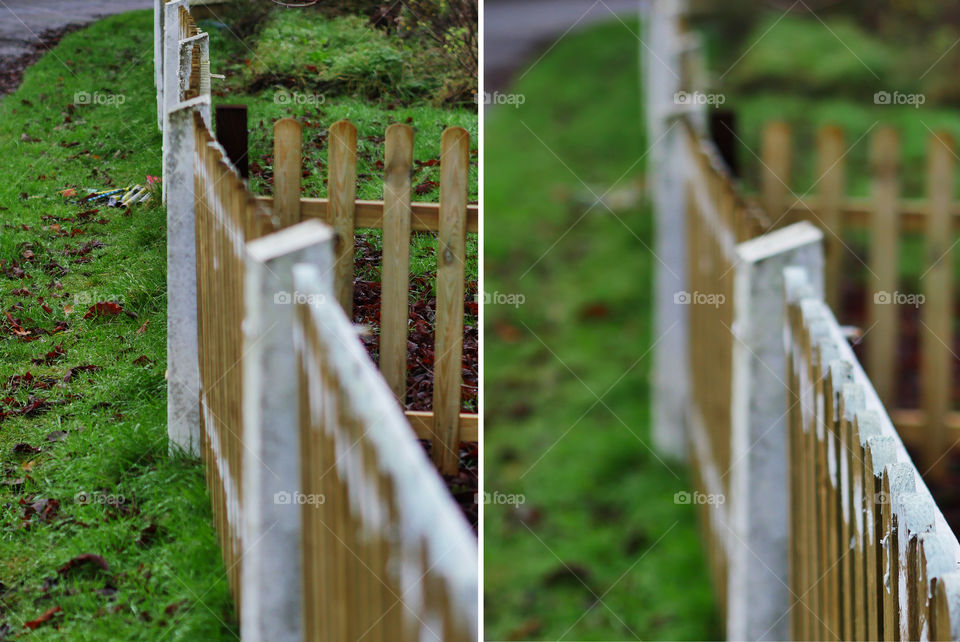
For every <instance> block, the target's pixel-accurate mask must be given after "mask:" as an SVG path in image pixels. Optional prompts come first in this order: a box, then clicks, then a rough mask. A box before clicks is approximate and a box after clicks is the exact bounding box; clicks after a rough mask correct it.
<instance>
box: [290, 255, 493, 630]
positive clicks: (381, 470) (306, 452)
mask: <svg viewBox="0 0 960 642" xmlns="http://www.w3.org/2000/svg"><path fill="white" fill-rule="evenodd" d="M294 283H295V287H296V289H297V291H298V292H299V293H301V295H303V296H301V301H300V302H298V303H297V308H298V309H297V314H296V319H295V322H294V333H295V337H296V338H295V345H296V347H297V354H298V359H299V365H300V382H301V384H300V385H301V386H302V388H303V392H304V394H301V395H300V440H301V444H302V445H303V449H302V454H301V465H302V469H303V471H304V473H303V479H304V481H303V488H304V492H305V493H307V495H308V496H315V497H323V498H325V501H324V503H323V504H322V505H321V506H318V507H317V508H316V509H313V510H309V509H308V510H307V511H306V512H305V514H304V517H305V519H304V525H303V527H304V533H305V537H304V542H305V544H306V545H305V547H304V564H305V566H306V572H307V573H308V577H310V578H313V580H314V581H312V582H310V583H309V584H308V586H307V591H306V593H305V594H304V601H305V603H306V605H307V606H306V613H307V618H306V620H305V623H304V631H305V634H306V635H305V637H306V639H308V640H361V639H363V640H367V639H369V640H380V641H383V642H386V641H387V640H405V641H410V642H414V641H418V640H423V639H436V640H444V641H450V642H458V641H463V642H466V641H469V640H475V639H476V636H477V631H478V621H477V619H476V610H475V609H476V602H477V591H478V587H477V576H476V572H475V569H473V568H470V567H469V566H467V564H472V563H474V562H475V559H476V556H475V552H474V548H475V546H474V540H473V536H472V534H471V533H469V532H468V530H467V528H466V524H465V522H464V520H463V519H462V517H461V516H460V515H459V514H457V509H456V508H454V507H453V505H452V503H451V502H449V500H448V498H446V497H444V496H445V495H446V494H447V490H446V489H445V488H443V487H442V485H441V484H440V483H439V479H438V478H437V476H436V474H434V473H432V472H430V471H428V470H427V469H426V468H424V467H417V466H408V465H407V462H409V461H415V460H416V459H417V458H418V457H419V458H424V455H423V450H422V448H421V447H420V445H419V444H418V443H416V442H415V441H414V440H413V439H411V438H410V435H409V433H410V427H409V425H408V424H407V422H406V421H405V419H404V416H403V413H402V412H401V411H400V409H399V408H398V407H397V404H396V402H395V400H394V399H393V393H392V391H391V390H390V389H389V388H388V387H387V386H386V383H385V381H384V380H383V378H382V377H380V376H379V374H378V373H377V371H376V369H375V368H374V366H373V364H372V363H371V362H370V361H369V359H368V358H367V355H366V353H365V350H364V347H363V345H362V344H361V343H360V341H359V339H358V337H357V336H356V332H355V331H354V330H353V327H352V326H351V324H350V322H349V319H347V317H346V316H345V315H344V314H343V311H342V310H341V308H340V307H339V306H338V305H337V301H336V300H335V299H334V297H332V296H331V297H325V296H324V294H325V293H327V292H328V291H332V289H331V288H329V287H328V286H326V285H325V284H324V282H323V278H322V275H321V273H320V270H319V269H318V268H316V267H315V266H299V267H298V268H296V273H295V280H294ZM318 464H319V465H318ZM425 506H430V507H431V508H430V509H428V510H425V509H424V508H425ZM393 533H402V534H403V537H402V539H398V538H396V537H395V536H394V535H393ZM465 563H466V564H465ZM421 579H422V581H421ZM421 584H422V586H418V585H421ZM331 597H332V598H333V599H331ZM414 606H415V607H416V610H415V611H414V610H413V607H414ZM414 613H415V615H414Z"/></svg>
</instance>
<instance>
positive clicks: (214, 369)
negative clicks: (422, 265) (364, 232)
mask: <svg viewBox="0 0 960 642" xmlns="http://www.w3.org/2000/svg"><path fill="white" fill-rule="evenodd" d="M194 127H195V131H196V150H197V157H196V162H197V169H196V184H195V190H194V194H195V198H196V203H195V215H196V229H197V299H198V305H197V313H198V325H199V328H198V329H199V347H200V354H199V361H200V379H201V390H200V403H201V408H202V427H203V431H204V432H203V435H204V439H203V441H202V443H203V455H204V462H205V465H206V467H207V480H208V486H209V488H210V493H211V499H212V502H213V512H214V520H215V523H216V525H217V532H218V533H219V536H220V542H221V546H222V550H223V555H224V563H225V565H226V568H227V569H228V576H229V580H230V585H231V587H232V588H233V591H234V595H235V599H236V600H237V603H238V605H239V610H240V612H241V616H242V617H243V616H244V615H245V614H244V611H245V610H246V609H249V608H252V607H250V606H249V604H248V602H247V599H246V598H245V597H244V596H245V595H247V594H248V593H250V594H253V595H255V596H256V597H251V598H249V599H250V600H257V601H259V600H262V599H263V592H265V591H267V592H268V591H276V590H278V589H277V587H276V586H264V585H262V584H259V585H258V584H257V583H256V582H251V581H248V580H247V579H246V577H247V574H248V570H247V569H246V568H245V566H246V565H247V563H248V561H249V560H250V559H254V560H257V562H258V563H259V564H260V565H261V566H263V565H264V564H265V562H263V561H262V560H263V558H264V557H268V556H267V555H266V554H265V553H262V552H261V553H254V552H251V550H250V549H251V547H253V546H255V545H257V542H259V537H258V535H261V536H266V534H267V533H266V531H267V530H268V529H267V528H266V526H265V525H264V524H263V521H262V520H261V521H260V522H257V524H259V527H262V528H263V529H264V532H260V531H258V530H257V528H256V527H251V526H250V524H249V523H248V522H250V519H251V518H250V517H248V515H247V513H249V512H250V511H253V510H255V509H254V507H253V506H252V503H254V502H263V501H269V498H270V497H271V493H269V492H267V490H265V489H266V488H267V485H268V484H267V485H263V484H266V482H264V481H263V480H264V478H267V477H268V474H267V473H265V472H263V471H252V470H250V469H251V467H253V468H258V469H259V468H264V469H266V470H267V471H268V472H273V470H274V469H275V468H279V465H284V464H283V461H284V460H283V455H280V457H281V460H280V464H279V465H278V464H277V463H273V461H272V460H271V459H270V455H269V454H268V453H266V452H261V451H260V450H258V449H257V448H256V447H255V446H254V445H253V444H265V445H264V446H263V448H264V450H265V451H267V450H270V447H271V446H272V449H273V450H276V448H277V446H276V443H275V440H278V439H281V438H282V437H281V435H280V434H277V431H280V432H282V421H281V420H280V418H279V415H278V413H279V412H281V410H280V409H277V410H276V411H271V410H268V409H265V408H261V409H259V410H258V409H257V404H258V401H257V400H258V399H262V398H263V397H265V396H274V395H275V394H278V393H274V392H272V391H271V390H270V389H269V388H272V387H280V388H282V387H284V383H283V380H282V379H276V378H273V377H271V376H268V375H267V374H263V373H261V371H262V370H263V371H266V372H269V373H272V374H277V373H276V372H275V371H274V370H273V368H274V367H275V366H269V365H266V366H261V364H263V363H266V362H267V361H268V360H270V359H282V358H283V357H284V355H282V354H279V352H280V351H279V350H278V349H277V347H276V345H269V344H268V345H264V346H260V347H259V348H258V347H257V345H258V344H259V343H260V335H258V334H257V333H258V330H257V328H260V330H259V332H262V333H264V335H266V334H268V333H269V332H270V331H271V329H272V328H273V327H274V326H275V325H277V324H278V323H281V322H280V321H279V319H280V317H271V316H270V315H269V312H263V311H264V310H267V311H270V310H271V309H274V310H275V309H276V308H277V307H278V306H281V307H282V306H284V305H286V306H289V305H290V303H291V302H292V303H293V304H294V305H295V306H296V307H297V308H298V309H299V312H298V314H300V316H296V315H294V318H295V319H296V323H295V325H294V327H293V329H292V331H291V334H292V336H289V337H288V338H287V341H289V342H290V343H291V345H292V346H295V347H297V350H298V352H297V353H296V354H299V358H300V362H301V371H300V374H299V377H298V375H297V372H296V371H293V370H291V371H289V372H288V373H287V375H286V377H287V379H289V380H290V381H293V382H296V381H297V380H298V379H299V384H297V383H294V385H293V388H295V389H296V390H298V391H299V393H298V396H297V398H298V399H299V404H300V407H301V409H302V412H301V413H300V414H299V426H300V428H299V446H298V447H294V448H291V449H289V450H290V451H291V453H292V454H291V456H294V457H296V456H299V460H298V464H297V469H299V470H300V471H301V475H302V481H301V483H299V484H297V485H295V486H293V487H290V488H291V490H290V491H287V490H283V489H284V488H287V487H284V486H279V487H278V488H280V489H281V490H279V491H277V492H288V493H289V492H291V491H292V493H293V496H294V497H297V496H310V497H315V498H322V499H321V500H320V505H319V506H318V505H317V504H316V503H308V504H305V505H304V506H302V507H300V506H295V508H297V509H302V522H303V526H302V539H301V541H300V542H299V544H300V546H302V550H303V557H302V565H303V575H302V577H301V578H300V584H301V585H302V587H303V590H304V593H305V594H306V595H307V596H308V599H309V602H308V603H307V604H306V605H305V607H304V608H305V610H304V611H303V626H304V632H305V635H306V639H310V640H327V639H356V638H358V637H359V636H361V635H364V634H369V637H370V638H371V639H383V640H386V639H410V640H413V639H424V638H427V639H437V640H441V639H444V640H445V639H451V640H473V639H475V635H476V630H477V629H476V624H477V621H476V614H475V608H476V590H477V578H476V568H475V564H476V557H475V546H476V543H475V540H474V539H473V536H472V533H470V531H469V527H468V526H467V525H466V522H465V521H464V518H463V517H462V515H461V514H460V513H459V509H458V508H457V507H456V505H455V504H454V503H453V501H452V499H451V498H450V496H449V493H448V491H447V490H446V489H445V488H444V487H443V486H442V483H441V481H440V478H439V477H438V476H437V474H436V473H435V472H433V471H432V470H430V468H432V466H430V465H429V464H427V463H426V462H427V459H426V455H425V454H424V452H423V449H422V448H421V447H420V445H419V443H418V442H417V441H416V434H415V432H414V431H413V430H412V429H411V426H410V424H409V423H408V422H407V421H406V419H405V417H404V413H403V411H402V409H401V408H400V407H399V405H398V404H397V401H396V398H395V397H394V394H393V392H392V391H391V390H390V389H389V387H388V386H387V384H386V383H385V381H384V380H383V379H382V378H380V377H379V375H378V374H377V373H376V370H375V369H374V366H373V365H372V363H370V362H369V358H368V357H367V355H366V353H365V351H364V348H363V346H362V344H361V343H360V340H359V337H358V336H357V334H356V331H355V330H353V328H352V325H351V324H350V323H349V321H348V320H347V318H346V317H345V316H344V315H343V312H342V310H341V308H340V299H339V296H338V295H339V293H338V292H337V291H336V288H335V285H334V283H335V280H334V278H333V273H334V271H335V262H334V259H333V256H332V255H333V253H334V249H333V248H334V247H335V243H334V242H333V241H332V240H331V242H330V243H329V244H328V249H329V251H330V254H331V258H330V261H329V263H330V265H329V267H328V271H329V272H330V273H331V274H330V285H329V287H321V286H318V285H317V284H316V282H320V281H322V277H323V276H324V275H323V274H322V273H321V272H320V271H319V270H318V268H317V267H313V270H315V271H316V274H314V275H312V276H311V277H310V278H306V280H304V281H302V282H296V283H293V288H292V291H293V292H295V294H294V296H293V297H292V299H290V300H285V299H282V298H274V297H277V295H278V294H289V293H288V292H285V291H284V292H281V291H277V290H271V291H270V292H268V293H267V295H264V294H263V293H262V292H261V290H260V289H258V287H257V286H256V283H257V281H256V279H253V278H252V274H253V273H252V272H250V270H251V265H252V264H257V265H259V264H260V263H263V259H262V257H260V255H259V254H254V255H251V251H252V250H250V249H248V248H250V247H252V244H253V243H254V242H257V243H260V244H261V245H262V244H265V243H273V242H274V241H272V239H273V237H275V236H276V237H277V238H278V239H279V238H280V236H279V235H285V236H284V237H283V238H291V237H297V236H308V234H307V233H306V232H305V231H304V232H301V231H299V228H300V226H303V225H307V226H309V225H311V224H312V225H319V223H316V222H314V223H309V222H304V223H300V224H294V225H292V226H288V227H286V228H282V230H279V229H277V231H274V230H275V229H276V228H277V227H279V226H275V222H274V220H273V217H272V216H271V214H270V213H269V211H268V210H267V209H266V208H265V207H264V206H263V203H262V202H261V201H260V200H259V199H257V198H256V197H254V196H253V195H252V194H251V193H250V192H249V190H248V189H247V188H246V186H245V184H244V182H243V181H242V180H241V179H240V177H239V175H238V174H237V172H236V170H235V169H234V168H233V166H232V165H231V164H230V163H229V160H228V159H226V157H225V155H224V153H223V151H222V148H220V146H219V145H218V144H217V143H216V142H215V140H214V138H213V136H212V134H210V132H209V130H207V128H206V126H205V124H204V121H203V119H202V117H201V116H200V115H199V114H195V121H194ZM331 238H332V235H331ZM276 243H280V241H279V240H278V241H276ZM252 256H253V257H254V258H251V257H252ZM305 267H308V266H305ZM265 270H266V271H267V272H269V273H271V274H273V273H276V272H278V271H280V270H282V268H278V267H276V266H274V265H268V266H267V268H265ZM262 280H263V278H261V281H262ZM258 297H259V298H258ZM334 310H335V311H337V313H336V314H335V313H334ZM254 311H257V314H260V315H266V316H265V317H264V318H265V320H263V321H260V322H256V323H252V322H251V321H250V319H251V318H252V317H251V315H252V314H253V313H254ZM264 326H266V327H264ZM292 356H293V355H292V353H291V354H290V355H289V357H292ZM289 357H288V358H289ZM238 364H242V366H239V367H238ZM280 374H282V373H280ZM288 385H289V384H288ZM268 387H269V388H268ZM331 413H333V414H331ZM252 426H256V428H252ZM287 437H289V435H287ZM354 446H355V449H352V447H354ZM284 450H288V449H284ZM251 451H252V452H251ZM276 456H278V455H274V457H276ZM420 460H423V462H421V461H420ZM334 472H335V474H334ZM273 474H276V473H275V472H274V473H273ZM251 479H260V480H261V485H260V486H261V487H259V488H258V487H257V486H258V485H251V484H250V480H251ZM274 501H276V500H274ZM259 510H260V511H263V510H264V509H263V508H259ZM251 529H252V531H251ZM397 534H399V538H397V537H396V535H397ZM268 541H269V540H268ZM441 544H442V547H441ZM277 553H278V551H270V556H269V557H270V558H271V560H272V558H273V557H275V555H276V554H277ZM268 563H270V564H272V563H273V562H272V561H271V562H268ZM410 568H414V569H417V570H416V574H415V576H413V577H411V576H410V575H409V573H410V572H411V571H410ZM331 569H334V570H333V571H332V570H331ZM401 569H402V572H403V574H402V575H398V573H400V571H401ZM271 572H273V569H272V567H271ZM250 575H251V576H253V577H261V575H260V574H258V573H254V572H250ZM271 577H272V576H271ZM421 578H422V582H423V583H424V585H425V587H424V588H423V589H422V590H421V591H419V592H418V591H417V590H415V589H416V585H417V584H418V583H419V582H420V581H421ZM288 590H290V591H294V593H293V594H292V598H291V599H294V600H295V601H297V602H298V603H299V590H298V589H297V587H296V586H292V587H289V589H288ZM398 605H399V606H398ZM328 627H332V628H328ZM268 630H269V629H268ZM343 632H348V635H345V636H341V635H340V634H341V633H343ZM270 637H271V636H267V639H270Z"/></svg>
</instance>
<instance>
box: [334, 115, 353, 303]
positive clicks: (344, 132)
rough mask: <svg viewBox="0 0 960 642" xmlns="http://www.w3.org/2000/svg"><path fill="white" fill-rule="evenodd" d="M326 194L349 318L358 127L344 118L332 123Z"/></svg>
mask: <svg viewBox="0 0 960 642" xmlns="http://www.w3.org/2000/svg"><path fill="white" fill-rule="evenodd" d="M329 139H330V152H329V158H328V163H327V164H328V171H329V175H328V178H327V196H328V198H329V199H330V225H331V227H333V231H334V232H336V234H337V249H336V259H337V261H336V265H335V266H334V291H335V292H336V297H337V301H339V302H340V306H341V307H342V308H343V310H344V312H345V313H346V315H347V317H348V318H353V230H354V209H355V207H356V206H355V201H356V198H357V128H356V127H354V126H353V123H351V122H349V121H346V120H341V121H337V122H336V123H334V124H333V125H331V126H330V137H329Z"/></svg>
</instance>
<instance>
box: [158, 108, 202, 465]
mask: <svg viewBox="0 0 960 642" xmlns="http://www.w3.org/2000/svg"><path fill="white" fill-rule="evenodd" d="M209 102H210V101H209V98H208V97H203V96H201V97H199V98H195V99H193V100H190V101H187V102H185V103H181V104H180V105H178V106H177V108H176V109H173V110H172V111H171V112H170V113H169V114H167V130H168V131H167V138H168V141H167V144H168V145H169V147H170V154H169V155H168V157H167V159H166V161H167V165H166V166H165V167H164V182H165V183H169V198H168V199H167V436H168V437H169V440H170V447H171V448H172V449H173V448H179V449H182V450H183V451H185V452H187V453H189V454H192V455H199V454H200V444H201V436H200V365H199V362H198V355H199V350H198V344H197V241H196V230H195V227H194V225H195V223H194V221H195V219H194V216H195V212H194V162H195V160H194V156H195V154H196V149H195V147H196V141H195V138H194V136H195V133H194V121H193V114H194V111H196V110H198V109H200V110H202V109H203V108H204V107H206V108H207V109H209Z"/></svg>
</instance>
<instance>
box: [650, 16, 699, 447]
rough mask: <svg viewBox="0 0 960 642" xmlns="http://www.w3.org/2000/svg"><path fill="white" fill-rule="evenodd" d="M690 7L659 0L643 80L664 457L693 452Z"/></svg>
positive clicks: (656, 416) (658, 436) (656, 423)
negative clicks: (685, 102)
mask: <svg viewBox="0 0 960 642" xmlns="http://www.w3.org/2000/svg"><path fill="white" fill-rule="evenodd" d="M685 5H686V2H684V1H682V0H655V1H654V2H653V3H652V5H651V8H650V11H649V13H648V16H649V18H648V20H647V21H646V25H647V31H646V34H645V41H646V47H643V46H641V51H642V53H643V56H644V60H643V75H644V87H645V92H646V121H647V144H648V145H649V150H648V151H649V159H650V161H649V163H648V167H649V168H650V191H651V197H652V204H653V210H654V216H655V218H656V239H655V240H656V245H655V246H654V251H655V252H656V254H657V258H658V259H659V260H658V261H657V262H656V276H655V283H654V289H655V295H654V339H655V340H656V341H657V343H656V347H655V348H654V357H653V360H654V367H653V373H654V380H653V387H654V394H653V440H654V444H655V445H656V447H657V448H658V450H660V451H661V452H663V453H665V454H667V455H670V456H673V457H676V458H681V457H683V455H684V454H685V452H686V421H687V418H686V408H687V404H688V401H689V381H690V378H689V371H688V369H689V355H688V345H687V344H688V314H687V312H688V311H687V307H686V306H682V305H675V304H674V295H675V294H676V293H677V292H680V291H684V290H686V289H687V240H686V239H687V234H686V210H687V205H686V187H685V181H686V165H685V163H686V162H687V160H686V157H687V153H686V149H685V147H684V138H683V134H684V132H683V130H682V127H681V125H679V123H678V121H677V120H676V118H675V116H676V112H677V106H676V104H675V100H674V96H675V94H676V92H678V91H680V89H681V88H682V87H681V76H682V71H681V56H682V36H681V31H680V28H681V25H680V18H681V16H682V15H683V11H684V10H685Z"/></svg>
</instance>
